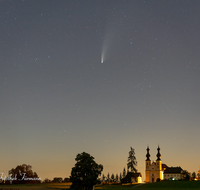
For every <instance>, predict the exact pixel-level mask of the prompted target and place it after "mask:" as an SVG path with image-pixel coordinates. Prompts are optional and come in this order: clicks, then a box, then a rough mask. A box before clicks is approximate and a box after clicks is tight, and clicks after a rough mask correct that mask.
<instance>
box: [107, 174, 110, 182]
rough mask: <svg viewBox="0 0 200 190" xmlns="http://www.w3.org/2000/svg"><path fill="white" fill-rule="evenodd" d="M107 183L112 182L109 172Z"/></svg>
mask: <svg viewBox="0 0 200 190" xmlns="http://www.w3.org/2000/svg"><path fill="white" fill-rule="evenodd" d="M107 182H110V174H109V172H108V175H107Z"/></svg>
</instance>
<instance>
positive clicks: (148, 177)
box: [145, 146, 167, 183]
mask: <svg viewBox="0 0 200 190" xmlns="http://www.w3.org/2000/svg"><path fill="white" fill-rule="evenodd" d="M149 150H150V149H149V146H147V154H146V157H147V159H146V160H145V166H146V170H145V182H146V183H153V182H156V181H160V180H163V179H164V175H163V173H164V170H165V169H166V168H167V165H166V164H162V161H161V159H160V157H161V154H160V147H159V146H158V148H157V151H158V153H157V155H156V156H157V160H156V161H155V162H151V160H150V154H149Z"/></svg>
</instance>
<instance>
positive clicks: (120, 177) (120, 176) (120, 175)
mask: <svg viewBox="0 0 200 190" xmlns="http://www.w3.org/2000/svg"><path fill="white" fill-rule="evenodd" d="M121 180H122V173H121V172H120V174H119V181H120V182H121Z"/></svg>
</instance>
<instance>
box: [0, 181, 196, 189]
mask: <svg viewBox="0 0 200 190" xmlns="http://www.w3.org/2000/svg"><path fill="white" fill-rule="evenodd" d="M70 185H71V183H49V184H29V185H0V190H66V189H69V187H70ZM101 189H102V190H103V189H105V190H129V189H134V190H148V189H149V190H168V189H170V190H200V181H162V182H157V183H151V184H141V185H99V186H97V187H95V190H101Z"/></svg>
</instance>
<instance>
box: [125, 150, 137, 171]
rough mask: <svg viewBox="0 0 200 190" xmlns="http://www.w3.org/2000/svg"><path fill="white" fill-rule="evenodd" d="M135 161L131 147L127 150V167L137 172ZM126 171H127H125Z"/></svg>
mask: <svg viewBox="0 0 200 190" xmlns="http://www.w3.org/2000/svg"><path fill="white" fill-rule="evenodd" d="M136 166H137V161H136V157H135V150H134V149H133V148H132V147H131V150H130V151H129V156H128V163H127V168H128V170H129V168H131V172H134V173H137V169H136ZM127 172H128V171H127Z"/></svg>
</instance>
